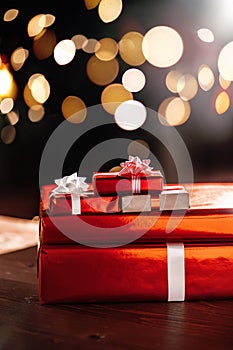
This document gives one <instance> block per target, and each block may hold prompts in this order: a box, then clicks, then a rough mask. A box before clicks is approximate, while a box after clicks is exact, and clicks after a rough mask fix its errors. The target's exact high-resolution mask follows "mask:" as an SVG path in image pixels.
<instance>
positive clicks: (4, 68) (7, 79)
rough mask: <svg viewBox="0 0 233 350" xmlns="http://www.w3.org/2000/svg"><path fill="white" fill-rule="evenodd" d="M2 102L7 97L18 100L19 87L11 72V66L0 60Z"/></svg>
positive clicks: (0, 93) (0, 94)
mask: <svg viewBox="0 0 233 350" xmlns="http://www.w3.org/2000/svg"><path fill="white" fill-rule="evenodd" d="M0 82H1V84H0V100H1V99H3V98H5V97H11V98H13V99H15V98H16V96H17V93H18V87H17V85H16V83H15V81H14V79H13V75H12V74H11V72H10V70H9V65H8V64H5V63H2V62H1V59H0Z"/></svg>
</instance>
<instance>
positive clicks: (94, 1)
mask: <svg viewBox="0 0 233 350" xmlns="http://www.w3.org/2000/svg"><path fill="white" fill-rule="evenodd" d="M99 2H100V0H84V3H85V6H86V8H87V9H88V10H92V9H94V8H95V7H96V6H98V4H99Z"/></svg>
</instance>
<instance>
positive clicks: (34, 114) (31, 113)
mask: <svg viewBox="0 0 233 350" xmlns="http://www.w3.org/2000/svg"><path fill="white" fill-rule="evenodd" d="M44 114H45V111H44V107H43V106H42V105H40V104H39V105H38V104H37V105H34V106H32V107H31V108H30V109H29V110H28V118H29V119H30V120H31V122H33V123H37V122H39V121H40V120H41V119H43V117H44Z"/></svg>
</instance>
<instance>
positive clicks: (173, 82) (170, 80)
mask: <svg viewBox="0 0 233 350" xmlns="http://www.w3.org/2000/svg"><path fill="white" fill-rule="evenodd" d="M182 76H183V73H182V72H180V71H179V70H171V71H170V72H169V73H168V74H167V75H166V80H165V83H166V86H167V88H168V90H169V91H171V92H173V93H176V92H177V91H178V89H177V86H178V81H179V79H180V78H181V77H182Z"/></svg>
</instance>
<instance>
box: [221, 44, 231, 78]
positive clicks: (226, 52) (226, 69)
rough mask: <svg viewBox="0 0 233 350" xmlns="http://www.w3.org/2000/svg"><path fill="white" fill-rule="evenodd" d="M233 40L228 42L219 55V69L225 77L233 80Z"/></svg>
mask: <svg viewBox="0 0 233 350" xmlns="http://www.w3.org/2000/svg"><path fill="white" fill-rule="evenodd" d="M232 62H233V41H231V42H229V43H228V44H226V45H225V46H224V47H223V48H222V50H221V51H220V53H219V56H218V70H219V73H220V75H221V76H222V78H223V79H225V80H229V81H233V64H232Z"/></svg>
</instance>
